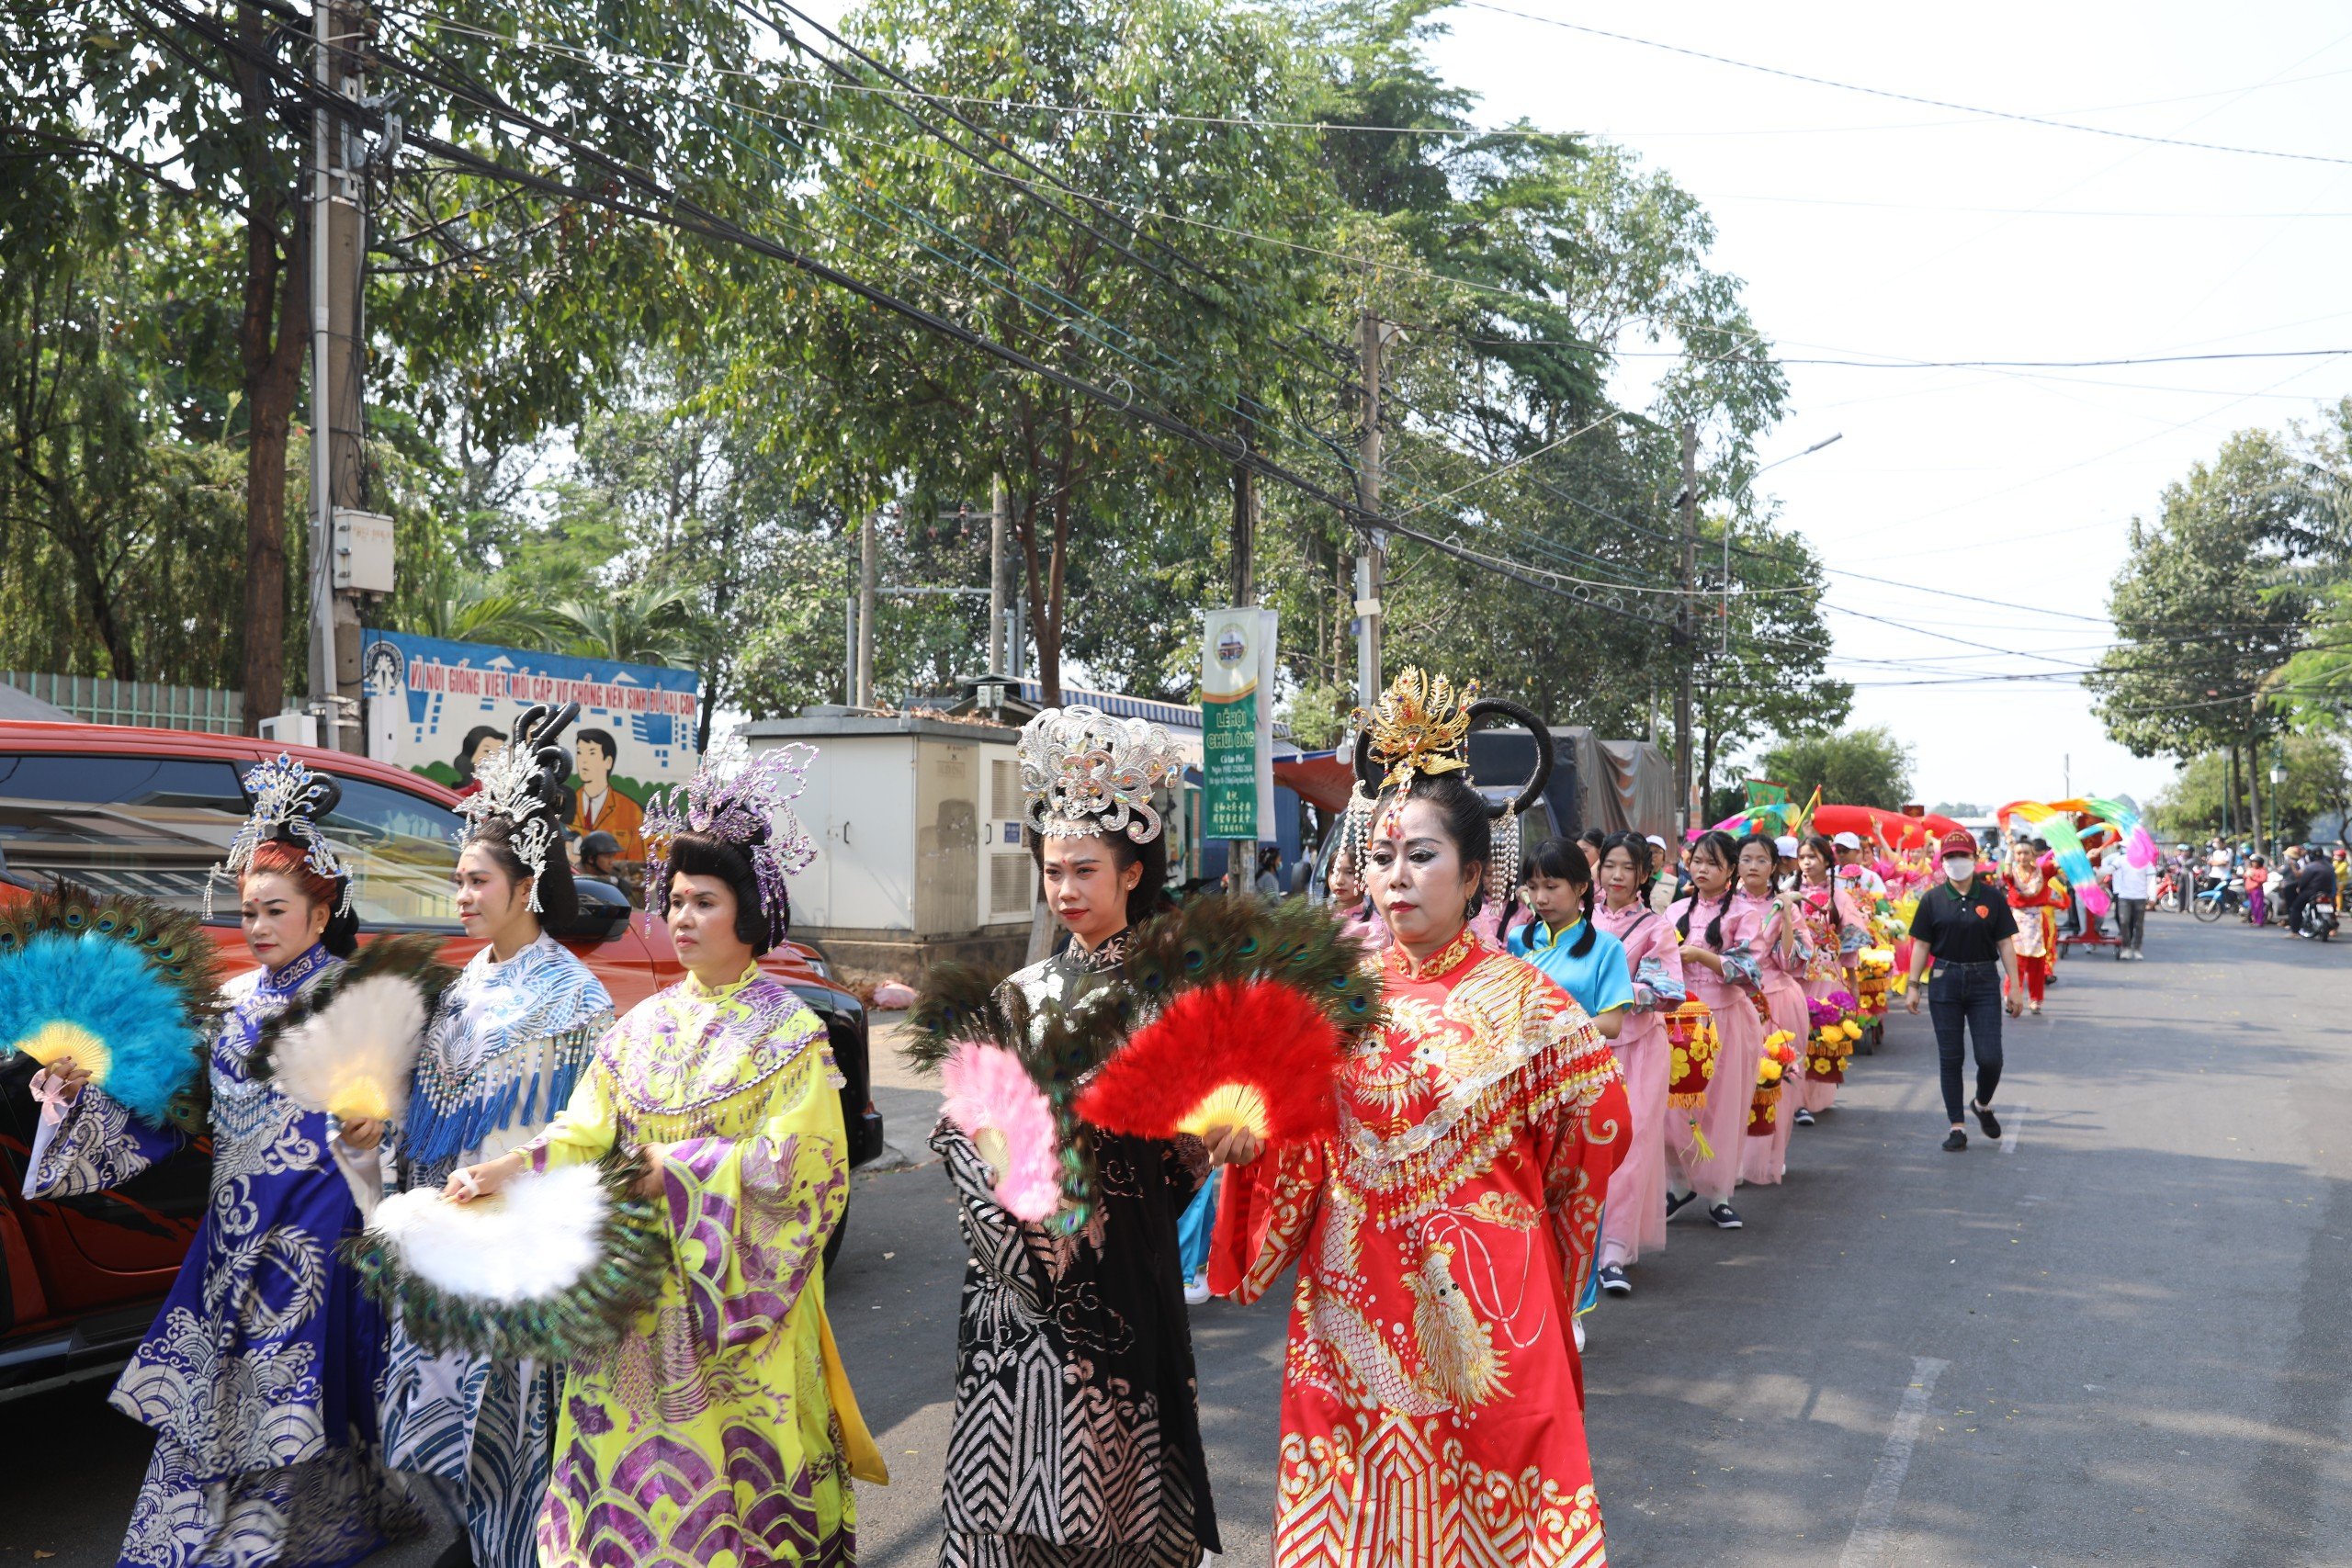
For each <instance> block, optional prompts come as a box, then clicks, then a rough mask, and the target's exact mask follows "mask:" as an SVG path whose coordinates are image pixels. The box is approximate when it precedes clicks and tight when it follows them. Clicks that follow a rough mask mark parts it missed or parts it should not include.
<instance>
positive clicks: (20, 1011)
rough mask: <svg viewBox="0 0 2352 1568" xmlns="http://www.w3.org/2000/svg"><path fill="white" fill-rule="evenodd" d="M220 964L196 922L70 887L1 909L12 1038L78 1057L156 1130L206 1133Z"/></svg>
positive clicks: (6, 1017) (29, 1047)
mask: <svg viewBox="0 0 2352 1568" xmlns="http://www.w3.org/2000/svg"><path fill="white" fill-rule="evenodd" d="M219 989H220V964H219V959H218V957H217V955H216V953H215V952H214V949H213V945H212V942H211V940H210V939H209V937H207V936H206V935H205V934H204V928H203V927H202V926H201V925H199V924H198V922H197V920H196V919H195V917H194V916H192V915H187V914H184V913H182V912H180V911H178V910H175V909H171V908H165V907H164V906H163V905H161V904H158V903H155V902H154V901H153V900H152V899H146V898H126V897H107V898H93V897H90V896H89V895H88V894H86V893H84V892H82V891H81V890H80V889H78V888H74V887H71V886H65V885H62V884H61V885H60V886H58V887H57V888H56V889H55V890H54V891H53V892H50V893H43V894H37V895H35V896H34V897H30V898H28V899H26V900H24V901H23V902H22V903H20V904H17V906H15V907H14V908H10V909H7V910H6V911H5V912H0V1040H5V1043H6V1048H7V1049H9V1050H13V1051H17V1052H21V1053H22V1054H24V1055H28V1056H30V1057H32V1058H33V1059H34V1060H36V1061H38V1062H40V1063H42V1064H44V1065H46V1064H49V1063H52V1062H55V1061H58V1060H60V1059H62V1058H67V1057H70V1058H72V1059H73V1060H74V1063H75V1064H76V1065H77V1066H82V1067H85V1068H87V1069H89V1072H90V1081H91V1082H92V1083H93V1084H95V1085H96V1086H97V1087H98V1088H99V1089H103V1090H105V1092H106V1094H107V1097H108V1098H109V1099H112V1100H116V1101H117V1102H119V1104H121V1105H122V1106H124V1107H125V1108H126V1109H128V1110H129V1111H130V1112H131V1113H132V1114H133V1115H135V1116H137V1117H138V1118H139V1119H140V1120H141V1121H142V1122H147V1123H149V1124H150V1125H152V1126H156V1127H166V1126H175V1127H178V1128H180V1129H182V1130H183V1131H187V1132H198V1131H201V1130H202V1128H203V1126H204V1121H205V1095H204V1086H205V1082H206V1078H205V1051H206V1047H207V1046H208V1044H209V1042H210V1040H211V1036H212V1032H213V1029H214V1026H215V1023H216V1021H217V1013H218V1008H219Z"/></svg>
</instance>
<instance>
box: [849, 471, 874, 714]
mask: <svg viewBox="0 0 2352 1568" xmlns="http://www.w3.org/2000/svg"><path fill="white" fill-rule="evenodd" d="M881 524H882V509H881V508H880V507H878V506H877V507H876V508H874V509H873V510H872V511H870V512H868V513H866V514H865V520H864V521H863V522H862V523H860V524H859V525H858V529H857V671H856V675H857V678H856V680H855V681H854V682H851V685H852V689H853V690H854V692H855V695H854V696H853V697H852V698H851V699H850V705H851V706H852V707H860V708H870V707H872V706H873V705H874V599H875V593H874V590H875V586H876V578H877V576H878V575H879V573H880V571H881V564H882V558H881V552H880V548H879V545H880V540H879V539H878V538H877V537H876V535H877V534H878V533H879V532H880V529H881Z"/></svg>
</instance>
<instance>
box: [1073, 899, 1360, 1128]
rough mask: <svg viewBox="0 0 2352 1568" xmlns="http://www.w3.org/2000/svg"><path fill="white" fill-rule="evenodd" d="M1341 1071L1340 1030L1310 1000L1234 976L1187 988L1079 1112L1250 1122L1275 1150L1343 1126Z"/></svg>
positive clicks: (1122, 1124)
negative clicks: (1337, 1092) (1338, 1094)
mask: <svg viewBox="0 0 2352 1568" xmlns="http://www.w3.org/2000/svg"><path fill="white" fill-rule="evenodd" d="M1318 918H1324V917H1320V916H1319V915H1318ZM1339 1068H1340V1032H1339V1030H1338V1029H1336V1028H1334V1027H1333V1026H1332V1023H1331V1020H1330V1018H1329V1016H1328V1015H1327V1014H1326V1013H1325V1012H1324V1011H1323V1010H1321V1009H1320V1008H1318V1007H1317V1006H1316V1005H1315V1002H1314V999H1313V998H1311V997H1309V996H1307V995H1306V994H1305V993H1303V992H1301V991H1299V990H1296V989H1295V988H1293V987H1289V986H1285V985H1282V984H1280V983H1278V982H1275V981H1272V980H1252V981H1248V982H1239V983H1237V982H1234V981H1230V980H1227V981H1222V982H1219V983H1218V984H1216V985H1213V986H1207V987H1202V988H1200V989H1197V990H1191V991H1186V992H1185V993H1184V994H1183V995H1182V996H1180V997H1178V998H1176V999H1175V1000H1174V1001H1172V1002H1170V1003H1169V1004H1168V1006H1167V1007H1166V1009H1164V1010H1162V1011H1161V1012H1160V1015H1159V1017H1158V1018H1156V1019H1154V1020H1153V1021H1151V1022H1149V1023H1148V1024H1146V1025H1145V1026H1144V1027H1143V1028H1141V1029H1139V1030H1137V1031H1136V1032H1135V1036H1134V1038H1133V1039H1131V1040H1129V1041H1128V1042H1127V1043H1126V1044H1125V1045H1124V1046H1122V1047H1121V1048H1120V1049H1119V1050H1118V1052H1117V1053H1116V1054H1114V1055H1113V1056H1112V1058H1111V1059H1110V1061H1108V1062H1107V1063H1105V1064H1103V1071H1102V1072H1101V1074H1099V1075H1098V1076H1097V1077H1095V1079H1094V1081H1093V1082H1092V1083H1091V1084H1089V1085H1088V1086H1087V1087H1086V1089H1085V1092H1083V1093H1081V1094H1080V1096H1079V1097H1078V1103H1077V1109H1078V1113H1079V1115H1080V1116H1081V1117H1083V1118H1085V1119H1086V1120H1087V1121H1088V1122H1092V1123H1093V1124H1094V1125H1096V1126H1098V1127H1102V1128H1104V1129H1106V1130H1108V1131H1110V1132H1114V1133H1133V1134H1138V1135H1139V1136H1142V1137H1147V1138H1169V1137H1173V1136H1175V1135H1176V1134H1179V1133H1192V1134H1201V1133H1204V1132H1206V1131H1207V1130H1208V1129H1210V1128H1212V1127H1216V1126H1232V1127H1246V1128H1248V1129H1249V1130H1250V1132H1251V1133H1253V1134H1256V1135H1257V1137H1258V1139H1259V1141H1260V1142H1261V1143H1263V1144H1265V1145H1268V1146H1270V1147H1271V1146H1275V1145H1283V1144H1292V1143H1298V1142H1302V1141H1304V1140H1306V1139H1308V1138H1312V1137H1316V1136H1317V1135H1328V1134H1330V1133H1332V1132H1333V1131H1335V1130H1336V1129H1337V1127H1338V1125H1339V1109H1338V1101H1337V1100H1336V1098H1335V1096H1334V1093H1333V1087H1332V1086H1333V1080H1334V1079H1335V1077H1337V1075H1338V1073H1339Z"/></svg>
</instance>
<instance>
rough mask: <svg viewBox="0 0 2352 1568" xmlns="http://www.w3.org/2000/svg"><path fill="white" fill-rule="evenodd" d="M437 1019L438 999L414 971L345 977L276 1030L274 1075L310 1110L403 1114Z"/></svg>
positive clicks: (372, 1116) (381, 1117) (373, 1116)
mask: <svg viewBox="0 0 2352 1568" xmlns="http://www.w3.org/2000/svg"><path fill="white" fill-rule="evenodd" d="M431 1021H433V1004H432V1002H431V1000H430V999H429V998H427V997H426V996H425V994H424V990H423V989H422V988H421V987H419V986H418V984H417V981H416V979H415V977H414V976H407V975H369V976H363V977H361V978H358V979H354V980H349V981H346V982H345V984H344V985H342V986H341V987H337V988H336V990H335V993H334V996H333V997H331V998H328V999H327V1001H326V1002H325V1003H324V1004H323V1005H322V1006H321V1007H319V1008H318V1009H317V1010H314V1011H313V1012H311V1015H310V1016H309V1017H308V1018H305V1019H304V1020H302V1021H300V1022H299V1023H296V1024H294V1025H293V1026H291V1027H290V1028H288V1029H287V1030H285V1031H284V1032H281V1033H279V1034H278V1035H277V1038H276V1041H275V1043H274V1047H273V1049H272V1051H271V1055H270V1077H271V1079H272V1081H273V1082H275V1083H276V1084H277V1088H278V1089H279V1091H280V1092H281V1093H283V1094H284V1095H285V1096H286V1098H287V1099H288V1100H292V1101H293V1102H294V1103H295V1104H297V1105H299V1106H300V1107H301V1108H302V1109H303V1110H305V1111H330V1112H332V1113H333V1114H334V1115H337V1116H340V1117H343V1118H344V1119H345V1120H346V1121H348V1120H351V1119H353V1118H355V1117H366V1118H368V1119H369V1120H371V1121H378V1122H383V1121H397V1120H399V1119H400V1117H401V1115H403V1114H404V1113H405V1112H406V1111H407V1110H408V1086H409V1077H410V1075H411V1074H413V1072H414V1071H415V1070H416V1054H417V1051H418V1049H419V1048H420V1047H421V1046H422V1045H423V1044H424V1029H425V1025H426V1024H428V1023H430V1022H431Z"/></svg>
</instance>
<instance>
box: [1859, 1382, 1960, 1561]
mask: <svg viewBox="0 0 2352 1568" xmlns="http://www.w3.org/2000/svg"><path fill="white" fill-rule="evenodd" d="M1949 1366H1951V1362H1950V1361H1939V1360H1937V1359H1935V1358H1934V1357H1933V1356H1914V1357H1912V1358H1911V1386H1910V1387H1908V1388H1906V1389H1905V1390H1904V1391H1903V1402H1902V1404H1898V1405H1897V1406H1895V1410H1894V1428H1893V1429H1892V1430H1890V1431H1889V1432H1888V1433H1887V1434H1886V1447H1885V1448H1884V1449H1883V1450H1880V1451H1879V1456H1878V1469H1877V1470H1876V1471H1874V1472H1871V1484H1870V1490H1869V1491H1867V1492H1864V1493H1863V1494H1862V1506H1861V1510H1860V1512H1859V1513H1857V1514H1856V1515H1855V1516H1854V1530H1853V1533H1852V1534H1851V1535H1849V1536H1848V1537H1847V1538H1846V1550H1845V1551H1842V1552H1839V1553H1838V1568H1879V1564H1880V1563H1882V1562H1885V1561H1886V1539H1887V1532H1888V1531H1889V1529H1891V1528H1892V1527H1893V1525H1894V1504H1895V1500H1896V1499H1897V1498H1899V1497H1901V1496H1902V1495H1903V1478H1904V1477H1905V1475H1907V1474H1908V1473H1909V1472H1910V1470H1911V1450H1912V1446H1913V1445H1914V1444H1916V1443H1917V1442H1918V1440H1919V1426H1920V1423H1921V1422H1923V1421H1925V1420H1926V1419H1927V1418H1928V1395H1930V1394H1932V1393H1935V1391H1936V1380H1937V1379H1938V1378H1939V1377H1941V1376H1943V1374H1944V1369H1945V1368H1947V1367H1949Z"/></svg>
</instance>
